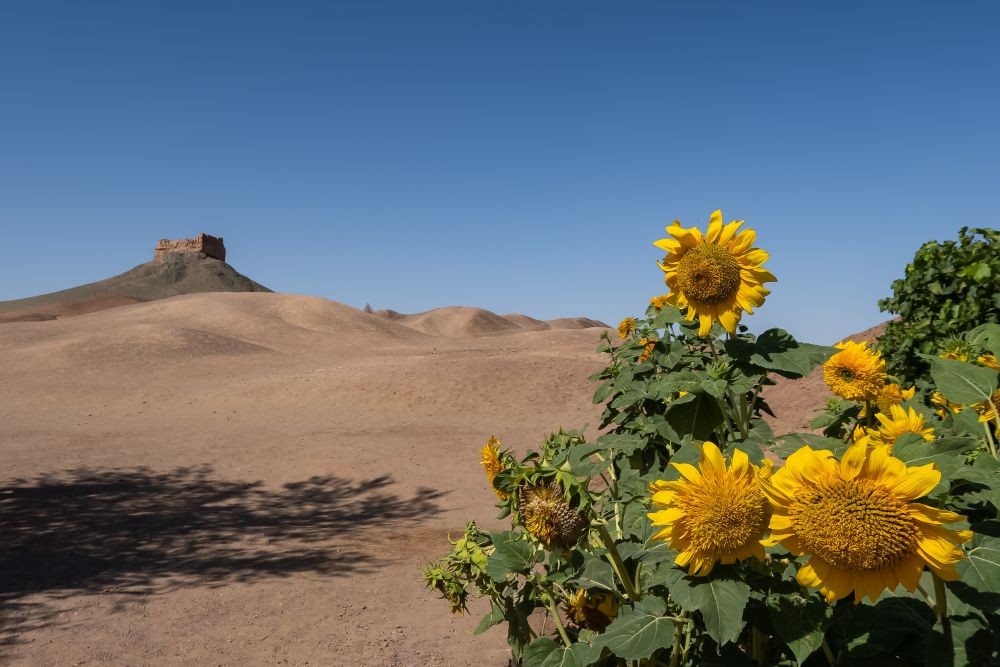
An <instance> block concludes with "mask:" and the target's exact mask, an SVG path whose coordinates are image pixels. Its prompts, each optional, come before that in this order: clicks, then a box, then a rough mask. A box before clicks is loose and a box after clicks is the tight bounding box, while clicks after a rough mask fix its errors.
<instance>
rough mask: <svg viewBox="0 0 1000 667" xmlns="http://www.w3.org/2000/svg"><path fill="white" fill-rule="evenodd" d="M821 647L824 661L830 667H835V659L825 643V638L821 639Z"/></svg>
mask: <svg viewBox="0 0 1000 667" xmlns="http://www.w3.org/2000/svg"><path fill="white" fill-rule="evenodd" d="M821 646H822V647H823V653H824V654H825V655H826V661H827V662H829V663H830V667H837V658H835V657H834V655H833V650H832V649H831V648H830V645H829V644H828V643H827V641H826V637H823V643H822V644H821Z"/></svg>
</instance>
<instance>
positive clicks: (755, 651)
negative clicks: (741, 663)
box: [750, 628, 766, 665]
mask: <svg viewBox="0 0 1000 667" xmlns="http://www.w3.org/2000/svg"><path fill="white" fill-rule="evenodd" d="M750 636H751V640H752V642H753V643H752V644H751V648H750V651H751V657H752V659H753V661H754V662H756V663H757V664H758V665H764V664H766V663H765V660H764V635H763V634H761V631H760V630H758V629H757V628H753V630H752V632H751V635H750Z"/></svg>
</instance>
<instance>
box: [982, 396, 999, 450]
mask: <svg viewBox="0 0 1000 667" xmlns="http://www.w3.org/2000/svg"><path fill="white" fill-rule="evenodd" d="M993 421H995V422H996V424H997V433H1000V410H998V409H997V408H996V406H994V408H993ZM983 423H984V424H985V423H986V422H983ZM987 430H988V429H987ZM993 456H994V458H996V457H997V444H996V441H995V440H994V442H993Z"/></svg>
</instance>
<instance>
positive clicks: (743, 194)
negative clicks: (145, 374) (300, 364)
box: [0, 0, 1000, 343]
mask: <svg viewBox="0 0 1000 667" xmlns="http://www.w3.org/2000/svg"><path fill="white" fill-rule="evenodd" d="M997 44H1000V3H998V2H995V1H992V0H983V1H962V2H955V3H949V2H940V1H936V2H905V3H903V2H836V3H833V2H826V3H817V2H801V1H795V2H791V1H769V2H745V1H739V2H709V1H706V2H689V1H684V2H679V1H678V2H667V1H658V2H629V3H613V2H587V1H574V2H469V1H468V0H456V1H447V2H446V1H428V2H414V1H410V0H400V1H398V2H379V1H372V0H365V1H364V2H339V3H336V2H278V1H275V2H269V3H253V2H242V1H241V2H200V1H199V2H177V1H171V2H159V3H147V2H133V1H128V2H76V1H74V2H66V3H60V4H56V3H50V2H46V1H44V0H5V1H4V2H2V3H0V228H2V235H0V300H4V299H14V298H19V297H25V296H31V295H35V294H40V293H43V292H48V291H53V290H57V289H61V288H65V287H70V286H73V285H77V284H80V283H84V282H89V281H93V280H97V279H101V278H105V277H108V276H111V275H113V274H117V273H120V272H122V271H124V270H127V269H129V268H131V267H132V266H134V265H136V264H138V263H140V262H143V261H146V260H147V259H149V258H151V256H152V250H153V245H154V244H155V242H156V240H157V239H159V238H161V237H170V238H180V237H185V236H191V235H194V234H196V233H198V232H200V231H206V232H208V233H211V234H216V235H222V236H224V237H225V239H226V245H227V248H228V249H229V253H230V261H231V263H232V264H233V265H234V266H235V267H236V269H237V270H239V271H241V272H243V273H245V274H247V275H249V276H250V277H252V278H254V279H256V280H258V281H260V282H262V283H264V284H266V285H268V286H269V287H271V288H273V289H275V290H278V291H282V292H292V293H304V294H314V295H320V296H324V297H328V298H331V299H334V300H337V301H341V302H344V303H347V304H350V305H353V306H357V307H361V306H363V305H364V304H365V303H366V302H370V303H371V304H372V305H373V306H374V307H376V308H393V309H396V310H399V311H403V312H414V311H419V310H426V309H429V308H434V307H438V306H447V305H474V306H480V307H483V308H488V309H490V310H493V311H495V312H499V313H503V312H511V311H515V312H523V313H526V314H529V315H533V316H535V317H542V318H552V317H561V316H572V315H587V316H590V317H596V318H600V319H603V320H606V321H607V322H609V323H611V324H615V323H616V322H617V321H618V320H619V319H620V318H621V317H623V316H625V315H628V314H638V313H640V312H641V311H642V310H643V309H644V308H645V304H646V301H647V299H648V298H649V297H650V296H652V295H655V294H659V293H662V292H663V290H664V287H663V283H662V273H661V272H660V270H659V269H658V268H657V267H656V264H655V262H656V260H657V259H658V257H659V253H658V251H657V250H656V249H655V248H653V246H652V245H651V242H652V241H653V240H655V239H657V238H661V237H662V236H663V235H664V232H663V228H664V226H665V225H667V224H669V223H670V221H671V220H673V219H674V218H679V219H680V220H681V221H682V222H683V223H685V225H691V224H698V225H701V226H704V225H705V224H706V222H707V220H708V216H709V213H710V212H711V211H712V210H713V209H715V208H721V209H722V210H723V213H724V214H725V216H726V219H727V220H729V219H732V218H743V219H746V221H747V224H748V225H749V226H751V227H753V228H755V229H757V231H758V245H759V246H760V247H763V248H764V249H766V250H768V251H769V252H771V255H772V258H771V261H770V262H769V264H768V267H769V268H770V269H771V270H772V271H773V272H774V273H775V274H776V275H777V277H778V279H779V282H778V283H777V284H775V285H773V294H772V295H771V297H770V298H769V300H768V302H767V303H766V304H765V306H764V307H763V309H761V310H760V311H759V314H758V315H755V316H754V317H753V318H750V319H749V320H747V322H748V323H749V324H750V325H751V326H752V327H753V328H754V329H755V330H761V329H763V328H765V327H770V326H783V327H784V328H787V329H789V330H790V331H791V332H792V333H793V334H795V335H796V336H798V337H799V338H801V339H804V340H811V341H815V342H821V343H830V342H833V341H835V340H837V339H839V338H840V337H842V336H844V335H847V334H850V333H853V332H856V331H858V330H861V329H864V328H866V327H868V326H871V325H873V324H875V323H877V322H879V321H882V320H884V319H886V317H885V316H884V315H883V314H881V313H879V311H878V308H877V305H876V301H877V299H878V298H880V297H883V296H887V295H888V294H889V286H890V283H891V282H892V280H893V279H894V278H896V277H899V276H900V275H901V274H902V271H903V268H904V266H905V265H906V264H907V262H908V261H909V260H910V259H911V258H912V257H913V253H914V251H915V250H916V249H917V248H918V247H919V245H920V244H921V243H922V242H923V241H925V240H928V239H930V238H938V239H946V238H954V237H955V236H956V233H957V230H958V228H959V227H961V226H962V225H978V226H991V227H998V226H1000V224H998V221H997V213H996V211H997V197H998V195H1000V167H998V155H1000V52H998V50H997V48H998V47H997Z"/></svg>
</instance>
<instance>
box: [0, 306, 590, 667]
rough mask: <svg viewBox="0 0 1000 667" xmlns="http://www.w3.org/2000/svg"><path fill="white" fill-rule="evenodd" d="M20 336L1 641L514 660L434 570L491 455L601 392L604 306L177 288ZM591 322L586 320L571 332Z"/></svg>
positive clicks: (116, 658) (102, 650) (8, 330)
mask: <svg viewBox="0 0 1000 667" xmlns="http://www.w3.org/2000/svg"><path fill="white" fill-rule="evenodd" d="M116 305H118V307H115V308H111V309H108V310H102V311H99V312H92V313H89V314H82V315H78V316H75V317H66V316H61V317H59V318H58V319H52V320H48V321H23V322H14V323H6V324H2V325H0V359H2V360H3V363H2V364H0V406H2V407H0V456H2V460H3V467H2V479H0V534H2V535H3V543H4V546H3V549H2V551H0V560H2V564H0V595H2V600H0V609H2V618H0V652H2V655H3V660H4V662H5V664H25V665H28V664H30V665H80V664H91V665H94V664H112V665H149V664H178V665H179V664H184V665H244V664H300V665H305V664H313V665H331V664H359V665H472V664H476V665H503V664H506V658H507V650H506V644H505V636H504V630H503V629H502V628H494V629H493V630H491V631H489V632H487V633H486V634H484V635H480V636H473V634H472V630H473V628H474V627H475V626H476V624H477V623H478V620H479V616H480V615H481V613H482V611H483V607H482V605H481V604H478V605H473V607H472V608H473V614H472V615H467V616H464V617H459V616H453V615H451V614H450V612H449V610H448V607H447V605H446V604H445V603H444V602H442V601H440V600H437V599H436V596H435V594H433V593H431V592H429V591H427V590H425V589H424V588H423V585H422V583H421V582H420V580H419V568H420V566H421V564H423V563H424V562H426V561H427V560H430V559H432V558H435V557H437V556H439V555H441V554H443V553H444V551H445V550H446V548H447V542H446V538H447V535H448V533H449V531H451V532H452V533H454V532H456V531H459V530H461V528H462V527H463V526H464V524H465V522H466V520H467V519H469V518H473V517H475V518H477V519H479V520H480V522H481V523H482V524H484V525H487V526H491V527H498V526H500V525H501V524H500V522H497V521H496V520H495V519H494V518H493V517H495V515H496V510H495V508H494V505H493V503H494V496H493V494H492V492H491V491H490V489H488V488H487V486H486V482H485V478H484V476H483V474H482V470H481V469H480V467H479V448H480V447H481V446H482V444H483V442H484V441H485V440H486V439H487V438H488V437H489V436H490V435H493V434H496V435H497V436H499V437H501V438H502V439H503V441H504V443H505V444H507V445H510V446H512V447H514V448H515V449H518V450H524V449H526V448H527V447H529V446H534V445H536V444H538V442H539V441H540V440H541V439H542V438H543V437H544V436H545V434H546V433H548V432H550V431H551V430H554V429H556V428H558V427H560V426H565V427H580V426H583V425H584V424H587V423H589V424H590V425H591V429H590V432H591V433H593V432H594V426H596V424H597V419H598V416H599V407H598V406H594V405H593V404H592V402H591V397H592V395H593V389H594V387H593V386H592V385H591V383H589V382H588V380H587V376H588V375H590V374H591V373H592V372H594V371H595V370H597V369H598V368H600V367H601V366H602V359H601V357H600V355H598V354H596V352H595V348H596V346H597V343H598V338H599V335H600V332H601V331H602V329H600V328H594V327H588V328H579V327H581V326H587V325H588V324H595V323H593V322H592V321H588V320H580V321H577V322H573V321H561V322H554V323H544V322H540V321H537V320H532V319H531V318H525V319H523V320H519V319H518V318H516V317H513V318H511V319H506V318H503V317H500V316H499V315H495V314H493V313H489V312H488V311H482V310H478V309H473V308H445V309H439V310H437V311H432V312H430V313H423V314H420V315H416V316H401V317H400V318H398V319H395V320H394V319H392V318H390V317H384V316H379V315H373V314H368V313H364V312H362V311H359V310H357V309H354V308H351V307H348V306H344V305H340V304H337V303H334V302H332V301H327V300H325V299H320V298H312V297H300V296H289V295H279V294H271V293H232V294H224V293H213V294H191V295H186V296H176V297H171V298H166V299H162V300H157V301H152V302H149V303H135V304H131V305H121V304H116ZM573 326H576V327H577V328H572V327H573Z"/></svg>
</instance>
